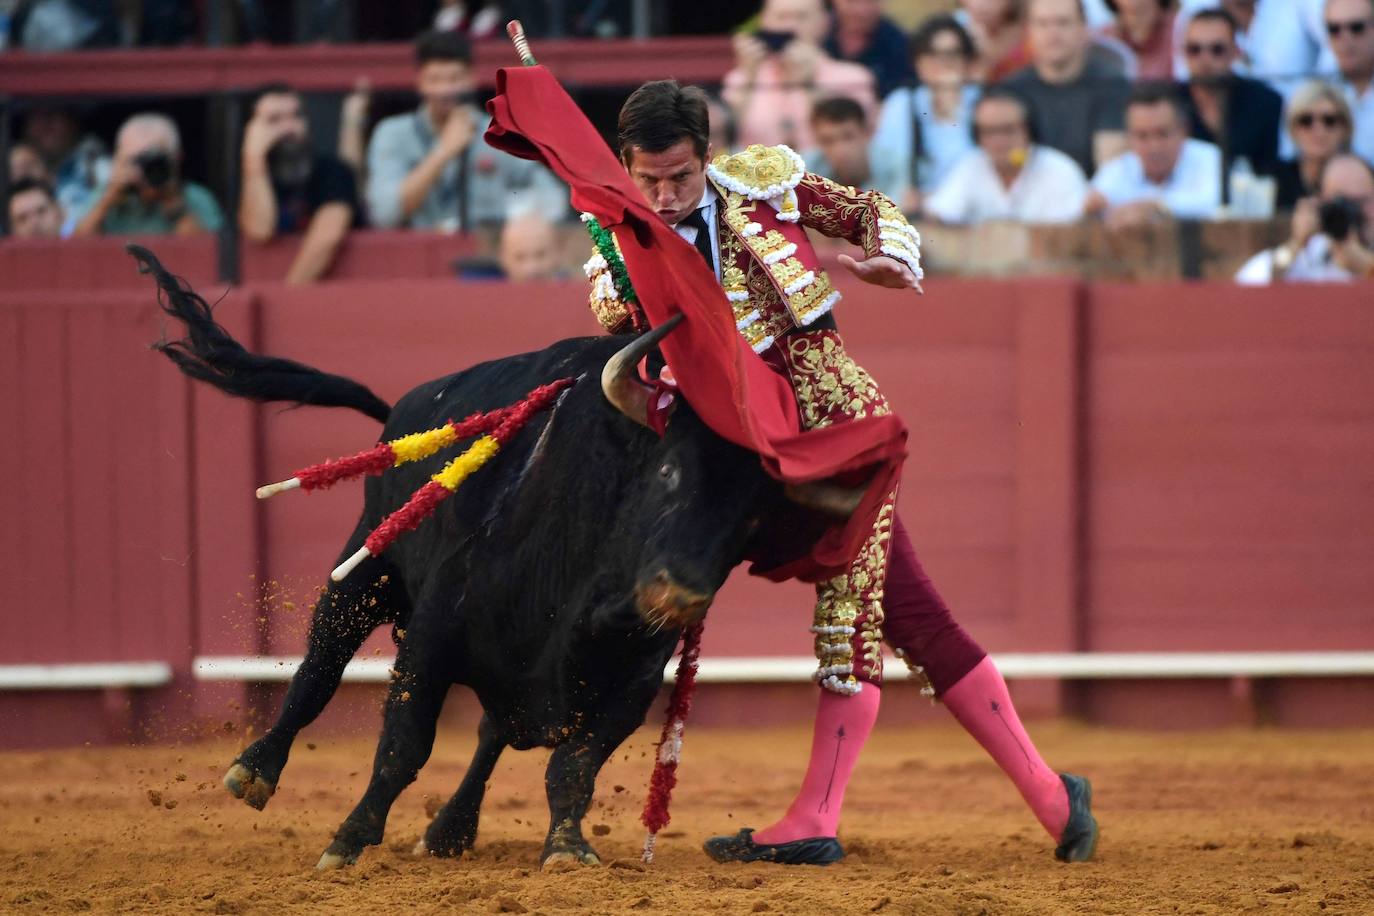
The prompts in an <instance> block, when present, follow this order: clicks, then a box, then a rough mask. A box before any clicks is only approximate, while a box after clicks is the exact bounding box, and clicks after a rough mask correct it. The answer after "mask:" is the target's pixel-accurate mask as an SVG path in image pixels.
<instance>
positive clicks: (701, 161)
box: [625, 139, 711, 226]
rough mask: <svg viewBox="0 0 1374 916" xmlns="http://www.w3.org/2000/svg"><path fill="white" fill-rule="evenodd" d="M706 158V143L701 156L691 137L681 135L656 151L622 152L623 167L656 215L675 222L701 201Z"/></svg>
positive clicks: (684, 216)
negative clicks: (681, 138)
mask: <svg viewBox="0 0 1374 916" xmlns="http://www.w3.org/2000/svg"><path fill="white" fill-rule="evenodd" d="M710 158H711V150H710V148H709V147H708V148H707V150H706V157H705V158H702V157H701V156H698V155H697V151H696V148H695V146H694V145H693V143H692V141H691V139H684V140H679V141H678V142H677V143H674V144H673V145H672V146H670V147H668V148H667V149H665V150H663V151H662V152H658V153H650V152H647V151H645V150H643V149H640V148H639V147H637V146H636V147H631V148H630V150H629V151H628V152H627V153H626V154H625V170H626V171H628V172H629V173H630V178H631V179H633V180H634V183H635V187H637V188H639V193H641V194H643V195H644V201H645V202H646V203H647V204H648V205H649V206H651V207H653V208H654V212H655V213H657V214H658V216H659V218H660V219H662V220H663V221H664V222H665V223H667V224H668V225H669V226H676V225H677V224H678V223H680V222H682V220H683V219H685V218H686V217H687V216H689V215H690V214H691V213H692V211H693V210H695V209H696V208H697V206H698V205H699V204H700V203H701V198H702V195H704V194H705V193H706V163H707V162H708V161H709V160H710Z"/></svg>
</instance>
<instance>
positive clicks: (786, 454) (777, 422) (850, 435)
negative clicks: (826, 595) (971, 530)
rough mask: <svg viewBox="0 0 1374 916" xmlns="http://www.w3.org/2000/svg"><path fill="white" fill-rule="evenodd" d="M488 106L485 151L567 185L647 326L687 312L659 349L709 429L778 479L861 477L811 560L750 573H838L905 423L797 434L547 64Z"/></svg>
mask: <svg viewBox="0 0 1374 916" xmlns="http://www.w3.org/2000/svg"><path fill="white" fill-rule="evenodd" d="M487 111H488V112H490V114H491V116H492V122H491V126H490V127H488V128H487V132H486V140H487V142H488V143H489V144H491V145H492V146H493V147H495V148H497V149H501V150H505V151H506V152H508V153H510V154H512V155H514V156H519V157H521V158H522V159H532V160H534V161H536V162H542V163H544V164H545V165H546V166H548V167H549V168H550V169H551V170H553V172H554V173H555V174H556V175H558V176H559V177H560V178H562V179H563V180H564V181H566V182H567V183H568V185H569V187H571V188H572V204H573V207H575V208H576V209H577V210H579V211H587V212H590V213H591V214H592V215H594V216H595V217H596V218H597V220H598V221H599V222H600V223H601V225H603V226H605V227H606V228H607V229H609V230H610V231H612V232H614V233H615V236H616V239H617V240H618V241H619V242H620V248H621V252H622V254H623V255H624V258H625V266H626V268H627V269H628V270H629V274H630V280H631V282H632V283H633V284H634V288H635V293H636V294H637V295H638V297H639V301H640V303H641V305H642V306H643V308H644V312H645V314H646V315H647V316H648V318H649V322H650V324H652V325H659V324H661V323H662V322H664V321H666V320H668V319H669V318H671V317H672V316H673V315H675V314H677V313H679V312H681V313H683V314H684V315H685V316H686V320H685V321H683V322H682V324H681V325H680V326H679V327H678V329H677V330H676V331H674V332H673V333H672V334H670V335H669V336H668V337H667V338H666V339H665V340H664V341H663V343H662V345H661V349H662V351H663V356H664V358H665V359H666V360H667V361H668V364H669V365H670V366H672V368H673V374H674V375H675V376H676V377H677V383H678V386H679V389H680V390H681V392H682V395H683V397H685V398H686V399H687V402H688V403H689V404H691V405H692V408H693V409H694V410H695V411H696V412H697V415H698V416H700V417H701V419H702V420H703V421H704V422H705V423H706V424H707V425H708V426H709V427H710V428H711V429H712V430H714V431H715V432H716V433H717V434H718V435H720V436H721V437H723V438H725V439H728V440H729V441H731V442H734V443H736V444H737V445H740V446H742V447H744V448H747V449H749V450H750V451H753V452H755V453H757V454H758V455H759V457H760V459H761V460H762V462H763V467H764V470H765V471H767V472H768V474H770V475H771V476H772V477H774V478H776V479H777V480H780V481H782V482H784V483H805V482H809V481H814V480H825V479H829V478H833V477H837V476H839V477H841V478H848V479H854V478H858V479H859V480H863V479H864V478H865V477H867V478H868V486H867V490H866V492H865V494H864V498H863V500H862V501H861V503H860V504H859V508H858V510H857V511H856V512H855V513H854V514H853V516H851V517H850V518H849V520H848V521H847V522H843V523H837V524H835V525H833V526H831V527H830V528H828V529H826V530H825V532H824V533H823V534H822V535H821V537H820V538H819V539H818V540H817V541H816V542H815V543H814V545H812V547H811V549H810V552H809V554H807V555H805V556H802V557H793V558H791V559H789V560H786V561H783V562H780V563H777V564H774V565H770V566H767V567H766V568H765V567H764V566H763V565H762V564H761V563H759V562H755V563H754V565H753V566H752V567H751V568H750V572H751V573H753V574H754V575H760V576H765V577H767V578H769V579H773V580H775V581H782V580H784V579H790V578H794V577H795V578H798V579H802V580H803V581H807V582H818V581H822V580H825V579H828V578H831V577H833V576H836V575H839V574H841V573H843V572H845V571H846V570H847V569H848V568H849V565H850V563H851V562H852V560H853V558H854V556H855V555H856V554H857V553H858V551H859V548H860V547H861V546H862V544H863V542H864V539H865V538H867V537H868V535H869V533H870V532H871V531H872V530H873V522H874V519H875V518H876V516H877V513H878V509H879V506H880V504H881V503H882V501H883V498H884V497H885V496H886V495H887V494H888V493H890V492H891V491H892V488H893V487H894V486H895V485H896V483H897V479H898V477H899V475H900V473H901V467H902V461H903V459H904V458H905V457H906V436H907V431H906V427H905V425H903V423H902V421H901V420H900V419H898V417H897V416H896V415H888V416H882V417H872V418H866V419H862V420H853V421H849V422H844V423H837V424H835V425H833V426H828V427H825V428H823V429H816V430H811V431H802V430H801V423H800V419H799V417H798V412H797V403H796V397H795V395H794V394H793V392H792V388H791V385H790V384H789V383H788V381H787V379H786V378H785V377H783V376H782V375H779V374H778V373H776V372H774V371H773V370H772V369H770V368H769V367H768V365H767V364H766V363H764V361H763V360H762V359H761V358H759V356H758V355H756V354H755V353H754V352H753V351H752V350H750V349H749V346H748V345H747V344H746V343H745V341H744V339H743V338H742V337H741V336H740V334H739V332H738V331H737V330H736V329H735V319H734V314H733V312H732V311H731V308H730V303H729V301H728V300H727V299H726V298H725V293H724V291H723V290H722V289H721V287H720V284H719V283H717V282H716V278H715V276H714V275H713V274H712V273H711V272H710V271H709V270H707V269H706V266H705V264H704V263H703V262H702V259H701V255H700V254H698V253H697V251H696V250H695V249H694V248H693V247H692V246H691V245H689V244H688V243H687V242H686V241H684V240H683V239H682V238H681V237H680V236H679V235H678V234H677V233H676V232H674V231H673V230H672V229H671V228H670V227H669V226H668V225H666V224H665V223H664V222H663V220H662V219H660V218H659V217H658V215H657V214H656V213H654V211H653V210H652V209H650V208H649V206H648V205H647V204H645V203H644V199H643V197H642V196H641V195H640V193H639V190H638V189H637V188H636V187H635V186H634V184H633V182H631V181H630V177H629V175H627V174H626V173H625V169H624V168H623V167H622V166H621V164H620V162H619V161H618V160H617V159H616V157H615V155H614V154H613V153H612V152H611V150H610V148H609V147H608V146H607V145H606V142H605V140H603V139H602V137H601V135H600V134H599V133H597V131H596V128H594V127H593V126H592V124H591V122H590V121H588V120H587V118H586V116H585V115H584V114H583V113H582V110H581V109H580V108H578V107H577V104H576V103H574V102H573V100H572V99H571V98H570V97H569V96H568V94H567V93H566V92H565V91H564V90H563V87H562V86H561V85H560V84H559V83H558V81H557V80H556V79H554V78H553V75H552V74H550V73H549V72H548V70H546V69H545V68H544V67H542V66H535V67H520V68H509V69H507V68H503V69H500V70H498V71H497V73H496V97H495V98H493V99H492V100H491V101H490V102H488V103H487Z"/></svg>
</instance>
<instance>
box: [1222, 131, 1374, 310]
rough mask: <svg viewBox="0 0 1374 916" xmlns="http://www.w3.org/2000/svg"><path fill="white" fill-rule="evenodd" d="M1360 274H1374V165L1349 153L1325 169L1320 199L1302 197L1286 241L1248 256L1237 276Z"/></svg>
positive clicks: (1248, 279) (1275, 278)
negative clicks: (1319, 200)
mask: <svg viewBox="0 0 1374 916" xmlns="http://www.w3.org/2000/svg"><path fill="white" fill-rule="evenodd" d="M1361 277H1364V278H1369V279H1374V168H1371V167H1370V165H1369V164H1368V163H1367V162H1365V161H1364V160H1362V159H1360V157H1358V156H1355V155H1352V154H1350V153H1345V154H1342V155H1339V156H1335V157H1333V158H1332V159H1331V161H1330V162H1328V163H1327V164H1326V167H1325V168H1324V169H1322V179H1321V202H1320V203H1318V201H1316V200H1312V199H1310V198H1309V199H1307V200H1302V201H1299V202H1298V206H1297V207H1296V208H1295V209H1294V210H1293V230H1292V234H1291V235H1290V237H1289V239H1288V241H1287V242H1284V243H1283V244H1282V245H1280V246H1279V247H1277V248H1270V249H1268V250H1267V251H1261V252H1260V253H1259V254H1257V255H1255V256H1254V257H1253V258H1251V259H1250V260H1249V261H1247V262H1245V266H1244V267H1242V268H1241V269H1240V272H1239V273H1237V274H1236V282H1237V283H1241V284H1244V285H1246V286H1263V285H1266V284H1269V283H1275V282H1280V281H1288V282H1309V283H1313V282H1315V283H1321V282H1326V283H1349V282H1351V281H1352V280H1356V279H1359V278H1361Z"/></svg>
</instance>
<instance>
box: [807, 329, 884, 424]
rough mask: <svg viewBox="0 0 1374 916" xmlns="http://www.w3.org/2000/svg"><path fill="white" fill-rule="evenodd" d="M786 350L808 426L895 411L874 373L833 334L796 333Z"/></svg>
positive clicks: (876, 415)
mask: <svg viewBox="0 0 1374 916" xmlns="http://www.w3.org/2000/svg"><path fill="white" fill-rule="evenodd" d="M787 350H788V362H789V363H790V366H791V375H792V388H793V389H794V390H795V391H796V393H797V405H798V407H799V408H800V409H801V416H802V422H803V423H804V424H805V425H806V428H807V429H820V428H821V427H825V426H830V425H831V424H832V423H834V422H835V421H836V420H837V419H858V418H861V417H880V416H883V415H885V414H889V413H891V412H892V408H891V407H889V406H888V403H887V399H886V398H885V397H883V394H882V392H881V391H879V390H878V385H877V383H876V382H874V381H873V377H872V376H870V375H869V374H868V372H867V371H866V370H865V369H863V368H862V367H861V366H859V365H858V364H857V363H855V362H854V360H853V359H851V358H850V357H849V354H848V353H846V352H845V350H844V346H843V345H842V344H841V343H840V342H839V340H838V338H837V337H836V336H835V335H834V334H829V333H826V332H824V331H821V332H815V333H810V334H794V335H792V336H791V337H789V338H788V339H787Z"/></svg>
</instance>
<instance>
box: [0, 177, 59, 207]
mask: <svg viewBox="0 0 1374 916" xmlns="http://www.w3.org/2000/svg"><path fill="white" fill-rule="evenodd" d="M29 191H42V192H43V196H45V197H47V198H48V200H50V201H52V202H53V203H57V195H56V194H54V193H53V189H52V185H50V184H48V183H47V182H46V181H44V180H43V179H41V178H21V179H19V180H18V181H16V182H15V183H14V184H12V185H10V188H9V191H8V192H7V193H6V194H5V201H6V204H8V202H9V201H11V200H14V199H15V198H16V197H18V196H19V195H20V194H27V193H28V192H29Z"/></svg>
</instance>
